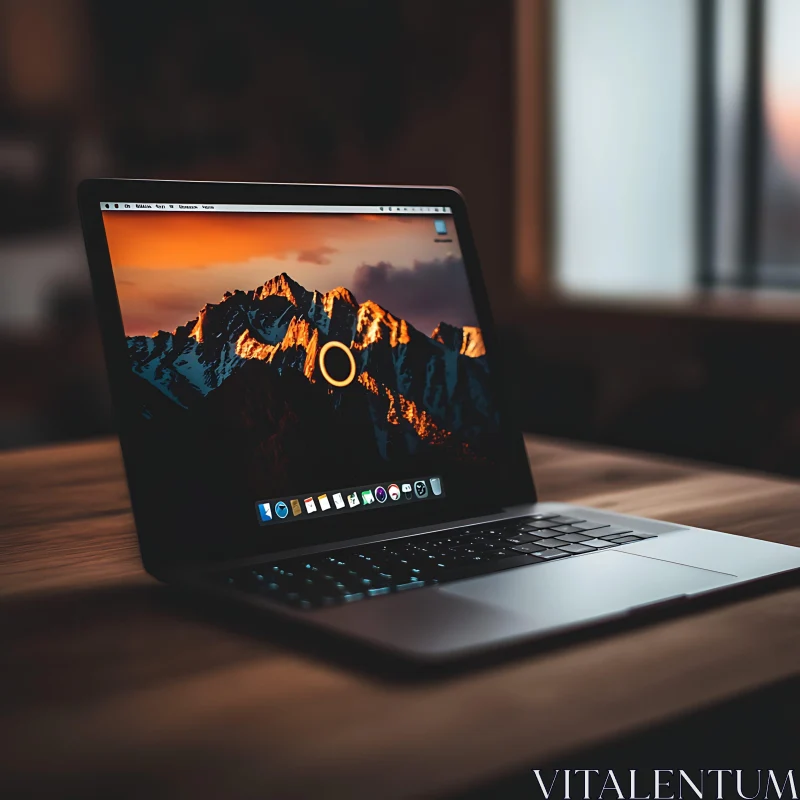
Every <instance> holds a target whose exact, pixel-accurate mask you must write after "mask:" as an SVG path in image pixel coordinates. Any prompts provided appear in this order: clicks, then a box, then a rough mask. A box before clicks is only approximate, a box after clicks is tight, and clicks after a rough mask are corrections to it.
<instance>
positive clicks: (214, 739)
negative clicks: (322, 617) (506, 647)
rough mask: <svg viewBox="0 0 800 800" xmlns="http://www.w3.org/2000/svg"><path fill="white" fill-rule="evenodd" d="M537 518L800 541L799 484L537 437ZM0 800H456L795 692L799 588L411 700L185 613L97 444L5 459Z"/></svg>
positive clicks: (112, 447)
mask: <svg viewBox="0 0 800 800" xmlns="http://www.w3.org/2000/svg"><path fill="white" fill-rule="evenodd" d="M529 452H530V455H531V461H532V463H533V466H534V474H535V475H536V478H537V486H538V488H539V494H540V497H541V498H542V499H543V500H564V501H570V502H577V503H581V504H584V505H594V506H598V507H602V508H610V509H614V510H618V511H621V512H627V513H633V514H639V515H643V516H651V517H655V518H659V519H665V520H671V521H675V522H680V523H686V524H691V525H697V526H700V527H705V528H713V529H718V530H725V531H729V532H731V533H738V534H743V535H746V536H753V537H758V538H765V539H771V540H774V541H780V542H784V543H787V544H795V545H800V483H798V482H796V481H789V480H783V479H778V478H773V477H769V476H763V475H747V474H742V473H737V472H730V471H722V470H719V469H716V468H710V467H706V466H703V465H698V464H686V463H680V462H676V461H670V460H666V459H658V458H651V457H642V456H636V455H630V454H625V453H613V452H608V451H605V450H600V449H592V448H588V447H585V446H575V445H570V444H565V443H559V442H553V441H545V440H540V439H535V440H534V439H531V440H530V441H529ZM0 510H2V514H1V515H0V595H2V597H0V642H1V643H2V653H1V654H0V679H1V680H2V686H3V691H2V692H1V693H0V720H2V730H3V732H4V734H5V736H4V737H3V738H4V744H3V747H2V748H0V794H2V795H3V796H17V795H25V796H29V795H34V794H35V795H45V794H48V795H51V796H67V795H68V796H84V797H86V796H114V797H140V796H147V797H188V796H192V797H195V798H197V797H254V798H255V797H258V798H265V797H281V798H293V797H298V798H300V797H302V798H306V797H314V796H325V797H362V796H363V797H370V798H373V797H375V796H376V793H377V796H380V797H383V798H394V797H407V796H423V795H424V796H432V795H433V796H435V795H443V794H448V793H452V792H456V791H458V790H460V789H463V788H465V787H467V786H471V785H474V784H476V783H478V782H483V781H487V780H490V779H492V778H493V777H499V776H501V775H503V774H505V773H507V772H509V771H511V770H516V769H524V768H526V767H535V766H537V765H539V764H542V763H544V762H545V760H547V761H552V760H553V759H558V758H559V757H560V756H562V755H566V754H569V753H571V752H575V751H576V750H578V749H579V748H584V747H587V746H591V745H593V744H597V743H600V742H603V741H606V740H608V739H609V738H611V737H615V736H620V735H624V734H630V733H632V732H635V731H638V730H644V729H646V728H648V727H649V726H653V725H656V724H659V723H663V722H665V721H667V720H670V719H674V718H676V717H678V716H679V715H681V714H685V713H687V712H688V711H691V710H693V709H697V708H702V707H706V706H708V705H710V704H713V703H716V702H720V701H724V700H727V699H730V698H732V697H735V696H736V695H737V694H740V693H743V692H747V691H752V690H755V689H758V688H761V687H764V686H766V685H768V684H770V683H773V682H775V681H778V680H781V679H784V678H787V677H789V676H793V675H797V674H798V671H800V588H796V587H791V588H786V589H783V590H780V591H776V592H773V593H770V594H766V595H762V596H758V597H754V598H750V599H746V600H741V601H739V602H736V603H731V604H728V605H724V606H720V607H716V608H713V609H709V610H705V611H702V612H700V613H697V614H693V615H691V616H684V617H679V618H675V619H670V620H667V621H662V622H659V623H658V624H654V625H650V626H647V627H643V628H638V629H635V630H629V631H625V632H621V633H617V634H614V635H610V636H606V637H602V638H596V639H592V640H590V641H587V642H583V643H580V644H575V645H573V646H571V647H569V648H562V649H560V650H556V651H551V652H549V653H545V654H539V655H528V656H525V657H522V658H516V659H514V660H509V661H508V662H507V663H503V664H501V665H499V666H494V667H491V668H487V669H482V670H479V671H472V672H468V673H465V674H462V675H460V676H457V677H452V678H448V679H444V680H438V681H429V682H415V683H408V682H406V683H402V682H397V681H391V680H389V679H387V678H385V677H380V676H378V675H369V674H366V673H365V672H364V671H359V670H355V669H350V668H348V667H346V666H344V665H342V663H340V662H337V661H332V660H330V659H324V658H322V657H320V656H318V655H316V656H315V655H313V654H311V653H309V652H308V650H300V649H298V648H295V647H293V646H291V643H290V642H287V641H286V637H285V636H281V637H276V636H273V635H272V632H271V630H270V625H271V624H272V623H270V622H267V621H265V622H264V623H263V628H262V629H260V630H258V631H257V633H258V635H253V633H252V631H247V632H243V631H241V630H238V629H237V627H236V626H231V625H225V624H221V623H220V621H219V620H218V619H216V618H213V617H211V616H207V615H204V614H202V613H190V612H189V611H187V610H186V609H185V608H183V607H182V606H181V605H180V604H176V603H175V602H174V600H171V599H169V598H168V597H167V595H170V594H171V593H170V592H168V590H165V589H164V588H163V587H160V586H159V585H158V584H156V583H155V582H154V581H153V580H151V579H150V578H149V577H148V576H147V575H145V574H144V573H143V572H142V570H141V567H140V565H139V561H138V552H137V547H136V542H135V537H134V533H133V522H132V518H131V515H130V509H129V504H128V497H127V492H126V488H125V482H124V477H123V472H122V465H121V461H120V456H119V450H118V446H117V443H116V442H115V441H111V440H106V441H99V442H94V443H88V444H76V445H69V446H61V447H57V448H47V449H36V450H27V451H21V452H12V453H6V454H3V455H2V456H0Z"/></svg>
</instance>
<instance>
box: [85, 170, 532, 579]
mask: <svg viewBox="0 0 800 800" xmlns="http://www.w3.org/2000/svg"><path fill="white" fill-rule="evenodd" d="M109 199H113V200H115V201H117V200H119V201H122V202H170V201H172V202H186V203H240V204H253V205H255V204H282V205H294V204H297V205H303V204H308V205H343V206H346V205H373V206H374V205H378V206H379V205H387V206H449V207H451V208H452V214H453V219H454V221H455V226H456V232H457V235H458V239H459V244H460V247H461V252H462V256H463V260H464V265H465V268H466V272H467V280H468V283H469V287H470V291H471V293H472V298H473V301H474V304H475V310H476V313H477V317H478V323H479V325H480V327H481V330H482V334H483V338H484V344H485V348H486V358H487V361H488V365H489V373H490V384H491V387H492V392H493V395H494V397H495V398H496V401H497V406H498V412H499V415H500V438H501V452H502V453H503V456H504V457H503V460H504V465H503V466H504V472H505V476H504V480H503V481H502V482H501V487H500V488H499V489H498V490H496V491H494V492H492V494H491V497H477V498H475V503H474V504H471V503H467V504H464V503H460V504H459V505H458V507H457V508H455V507H453V505H452V504H450V503H443V504H442V506H441V507H439V504H438V503H430V504H427V503H426V504H425V508H426V509H428V513H427V514H426V517H425V519H420V518H419V512H420V509H419V507H417V506H415V505H413V504H412V505H411V506H409V507H407V508H406V509H403V508H394V509H391V508H389V509H386V511H383V510H379V511H373V512H372V513H370V514H364V515H363V517H366V518H367V521H366V522H363V521H355V522H354V524H355V527H356V528H364V529H365V530H363V531H360V532H359V533H356V535H370V532H371V533H373V534H375V535H379V534H385V533H389V532H392V531H401V530H403V529H406V528H412V527H416V526H419V525H430V524H438V523H440V522H441V523H445V522H452V521H453V520H457V519H464V518H468V517H473V516H480V515H484V514H492V513H495V512H497V511H499V510H500V509H502V508H504V507H507V506H511V505H519V504H523V503H534V502H536V489H535V486H534V483H533V477H532V475H531V472H530V467H529V463H528V457H527V454H526V451H525V445H524V441H523V438H522V433H521V430H520V428H519V426H518V425H516V424H515V420H514V419H513V417H512V411H511V408H510V404H509V403H508V401H507V391H505V389H504V381H503V376H502V364H501V363H500V362H501V359H500V358H499V357H498V354H499V350H498V345H497V341H496V332H495V327H494V324H493V320H492V315H491V310H490V307H489V300H488V296H487V293H486V288H485V285H484V281H483V277H482V274H481V269H480V264H479V261H478V256H477V252H476V249H475V244H474V242H473V239H472V234H471V230H470V226H469V222H468V217H467V209H466V205H465V203H464V199H463V197H462V195H461V194H460V193H459V192H458V190H456V189H453V188H450V187H414V186H343V185H310V184H269V183H207V182H184V181H150V180H126V179H91V180H86V181H84V182H82V183H81V184H80V186H79V187H78V206H79V210H80V216H81V222H82V225H83V232H84V239H85V243H86V251H87V256H88V263H89V271H90V275H91V281H92V287H93V291H94V296H95V303H96V306H97V314H98V321H99V325H100V331H101V336H102V340H103V348H104V353H105V359H106V366H107V370H108V376H109V384H110V389H111V396H112V400H113V404H114V408H115V414H116V420H117V429H118V433H119V438H120V445H121V448H122V455H123V460H124V463H125V470H126V474H127V479H128V487H129V491H130V497H131V505H132V507H133V514H134V519H135V522H136V531H137V535H138V538H139V546H140V551H141V554H142V560H143V562H144V566H145V568H146V569H147V570H148V571H149V572H151V573H153V574H159V575H161V574H163V573H164V572H165V570H167V569H169V568H172V567H179V566H180V567H184V566H187V565H188V563H191V562H197V561H215V562H216V561H224V560H229V559H233V558H241V557H247V556H256V555H262V554H263V555H270V556H271V555H273V554H277V553H280V552H282V551H286V550H293V549H297V548H300V547H306V546H312V545H313V546H318V545H324V544H328V543H330V544H335V543H336V542H337V541H344V540H346V539H351V538H353V536H354V534H353V525H350V526H348V528H347V530H346V531H343V530H342V520H347V521H350V520H352V518H353V517H362V515H358V514H353V515H346V516H342V517H338V518H332V519H331V520H330V522H329V523H326V521H325V520H324V519H317V520H315V521H313V522H311V521H310V522H309V523H308V526H307V527H304V530H303V531H302V532H299V531H297V528H296V527H295V526H294V525H292V526H287V527H288V528H289V531H288V532H287V533H286V534H281V533H279V532H278V531H275V530H274V529H272V530H273V532H271V533H270V535H269V536H264V535H262V536H261V537H259V538H256V537H248V536H246V535H245V534H246V532H242V539H241V540H240V539H238V538H236V537H231V539H230V540H229V541H228V542H222V541H221V542H220V545H221V546H220V548H219V550H217V551H214V552H213V553H205V554H203V556H202V557H198V555H197V554H196V553H193V552H191V551H183V550H181V549H177V550H176V548H175V547H173V546H166V545H165V544H164V543H165V542H168V541H169V542H170V543H171V544H173V542H172V539H171V538H170V537H169V536H168V535H165V534H164V533H163V531H162V529H161V528H160V526H159V524H158V520H159V515H158V514H157V513H154V510H153V509H152V508H148V503H147V491H148V489H147V482H146V480H143V478H144V474H145V472H146V469H145V467H146V463H147V460H146V457H145V454H142V453H141V452H140V450H139V449H138V448H137V442H136V437H134V436H133V435H132V427H133V421H134V419H135V415H136V414H137V410H136V408H135V407H134V406H133V404H132V403H130V401H129V398H128V393H127V392H126V391H125V386H126V382H127V381H128V380H129V375H130V360H129V355H128V349H127V344H126V337H125V331H124V326H123V321H122V314H121V309H120V304H119V298H118V295H117V290H116V283H115V279H114V273H113V269H112V265H111V259H110V254H109V248H108V243H107V239H106V234H105V227H104V224H103V218H102V212H101V208H100V203H101V202H103V201H106V200H109ZM121 213H126V212H121ZM146 455H147V456H148V457H150V458H152V457H157V454H153V453H150V454H146ZM335 488H336V487H331V489H334V490H335ZM298 524H299V523H298ZM367 526H368V528H369V531H367V530H366V527H367Z"/></svg>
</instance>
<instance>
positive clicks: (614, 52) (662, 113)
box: [553, 0, 696, 295]
mask: <svg viewBox="0 0 800 800" xmlns="http://www.w3.org/2000/svg"><path fill="white" fill-rule="evenodd" d="M553 10H554V14H555V42H554V45H555V76H556V87H555V98H556V100H555V114H556V120H555V142H554V143H555V185H556V192H555V195H556V197H555V242H554V245H555V252H554V267H555V277H556V283H557V285H558V286H559V287H560V288H561V289H563V290H565V291H568V292H590V293H595V294H605V295H631V294H637V293H638V294H648V295H652V294H674V293H680V292H683V291H686V290H688V289H690V288H691V287H692V286H693V285H694V279H695V222H696V212H695V209H696V205H695V182H696V172H695V147H696V138H695V105H696V99H695V98H696V94H695V91H696V89H695V87H696V74H695V71H696V60H695V41H696V37H695V31H696V13H695V11H696V9H695V3H694V0H648V2H646V3H644V2H640V0H591V2H586V1H585V0H559V2H557V3H554V4H553Z"/></svg>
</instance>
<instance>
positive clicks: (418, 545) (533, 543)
mask: <svg viewBox="0 0 800 800" xmlns="http://www.w3.org/2000/svg"><path fill="white" fill-rule="evenodd" d="M652 538H655V537H654V536H653V534H649V533H641V532H638V531H637V532H634V531H633V530H632V529H631V528H628V527H619V526H614V525H604V524H603V523H601V522H593V521H592V520H589V519H582V518H578V517H568V516H563V515H560V514H549V515H548V514H535V515H533V516H529V517H523V518H519V519H514V520H502V521H500V522H494V523H490V524H488V525H480V526H470V527H466V528H457V529H455V530H449V531H445V532H438V533H432V534H427V535H419V536H410V537H407V538H404V539H393V540H389V541H384V542H378V543H375V544H369V545H365V546H362V547H349V548H346V549H343V550H336V551H333V552H327V553H318V554H315V555H312V556H305V557H299V558H291V559H284V560H281V561H270V562H268V563H264V564H259V565H256V566H252V565H250V566H247V567H244V568H239V569H237V570H233V571H229V572H225V573H218V574H216V575H214V576H213V577H214V579H215V582H217V583H219V582H220V581H221V582H222V583H223V584H225V585H226V586H228V587H230V588H236V589H240V590H242V591H245V592H249V593H255V594H258V595H261V596H263V597H265V598H269V599H271V600H275V601H277V602H279V603H283V604H285V605H290V606H293V607H295V608H299V609H313V608H320V607H324V606H334V605H339V604H342V603H351V602H354V601H358V600H364V599H367V598H370V597H380V596H382V595H386V594H390V593H392V592H405V591H410V590H414V589H419V588H422V587H423V586H431V585H434V584H437V583H446V582H450V581H455V580H461V579H463V578H469V577H474V576H477V575H484V574H487V573H490V572H497V571H500V570H504V569H511V568H514V567H527V566H530V565H531V564H544V563H546V562H548V561H554V560H556V559H562V558H570V557H573V556H577V555H584V554H587V553H596V552H597V551H599V550H606V549H608V548H611V547H617V546H619V545H622V544H628V543H630V542H638V541H641V540H642V539H652Z"/></svg>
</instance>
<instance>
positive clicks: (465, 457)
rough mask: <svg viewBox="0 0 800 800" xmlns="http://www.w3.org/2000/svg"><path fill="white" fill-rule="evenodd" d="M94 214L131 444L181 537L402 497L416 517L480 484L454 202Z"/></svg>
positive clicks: (483, 431) (392, 506)
mask: <svg viewBox="0 0 800 800" xmlns="http://www.w3.org/2000/svg"><path fill="white" fill-rule="evenodd" d="M101 211H102V215H103V222H104V225H105V230H106V236H107V241H108V247H109V253H110V258H111V263H112V267H113V272H114V278H115V282H116V287H117V292H118V296H119V303H120V308H121V313H122V320H123V325H124V329H125V335H126V338H127V351H128V355H129V358H130V372H131V381H130V388H129V390H128V391H129V392H130V395H131V396H130V397H129V399H130V400H131V401H132V403H133V407H135V409H136V414H137V420H136V423H135V424H136V432H137V437H138V440H139V443H140V444H141V447H142V448H143V449H144V450H145V451H147V450H148V449H150V451H151V452H153V453H159V457H158V459H155V458H154V459H153V462H154V463H153V464H152V470H153V472H154V475H155V474H156V473H158V475H159V480H158V482H159V483H160V484H166V486H168V487H171V488H172V487H174V489H175V491H180V492H181V493H182V495H185V494H188V495H189V496H190V498H191V501H190V502H189V503H188V504H186V506H187V507H186V508H185V510H184V511H183V512H181V513H182V515H183V518H184V520H185V521H186V522H187V523H188V524H189V525H192V524H202V522H204V521H205V522H210V521H213V522H214V524H216V525H219V524H221V523H224V522H225V521H227V522H228V523H230V524H231V525H234V524H239V523H240V522H242V521H246V522H249V523H250V524H252V526H253V527H254V531H257V532H258V534H259V535H263V537H265V539H266V538H267V537H269V536H271V535H272V534H273V533H277V532H278V531H280V532H281V533H285V534H288V533H290V532H291V531H292V530H300V528H299V527H292V526H297V525H298V523H307V525H306V526H305V527H304V528H303V529H304V530H305V529H308V530H311V529H312V528H311V526H312V525H317V524H319V522H320V521H321V520H324V519H328V518H333V517H334V516H339V517H341V518H344V517H345V516H347V515H350V516H349V519H351V520H352V521H355V519H356V515H366V514H368V513H370V512H374V511H376V510H382V511H384V512H385V513H386V514H390V513H392V512H394V510H396V509H397V510H399V509H401V508H403V507H405V508H408V507H409V506H411V505H415V507H416V510H417V511H418V518H419V523H418V524H424V522H425V518H426V514H428V513H429V512H431V511H433V510H434V509H435V508H436V507H437V504H444V503H447V499H448V497H450V498H456V497H459V496H460V495H463V493H464V492H465V491H467V492H474V490H475V487H477V486H481V485H484V482H488V483H491V480H492V473H493V470H494V469H495V468H496V466H497V463H498V460H499V459H501V458H502V456H501V455H500V449H499V444H498V441H499V424H500V420H499V414H498V411H497V409H496V407H495V404H494V402H493V399H492V390H491V389H490V381H489V370H488V364H487V359H486V356H485V351H484V344H483V338H482V335H481V329H480V327H479V324H478V320H477V317H476V311H475V307H474V304H473V301H472V297H471V294H470V289H469V285H468V280H467V274H466V271H465V268H464V262H463V258H462V253H461V249H460V247H459V241H458V236H457V234H456V230H455V224H454V218H453V216H452V210H451V209H450V208H448V207H446V206H436V207H390V206H374V207H372V206H364V207H347V206H297V205H294V206H268V205H258V206H247V205H220V204H186V203H183V204H181V203H168V202H167V203H130V202H115V201H113V200H109V201H108V202H102V203H101ZM156 462H157V463H156ZM488 483H487V485H488ZM162 489H163V493H164V498H165V499H168V498H169V496H170V490H169V489H167V488H164V487H163V486H162ZM165 501H166V500H165ZM372 519H378V518H377V517H373V518H372ZM389 524H391V523H389Z"/></svg>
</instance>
